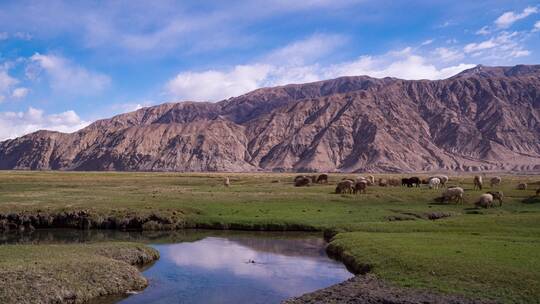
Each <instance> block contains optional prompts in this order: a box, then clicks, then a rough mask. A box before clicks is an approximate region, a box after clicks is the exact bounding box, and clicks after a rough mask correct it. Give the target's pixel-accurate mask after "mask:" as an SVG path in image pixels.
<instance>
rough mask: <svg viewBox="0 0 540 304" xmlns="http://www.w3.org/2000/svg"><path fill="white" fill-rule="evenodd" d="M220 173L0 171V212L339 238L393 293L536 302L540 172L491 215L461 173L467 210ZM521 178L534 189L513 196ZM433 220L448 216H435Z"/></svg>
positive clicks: (409, 195) (353, 260) (280, 177)
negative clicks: (82, 214) (311, 231)
mask: <svg viewBox="0 0 540 304" xmlns="http://www.w3.org/2000/svg"><path fill="white" fill-rule="evenodd" d="M224 176H225V174H203V173H200V174H173V173H78V172H1V173H0V213H3V214H7V213H13V212H37V211H38V210H40V211H46V212H61V211H70V210H88V211H89V212H91V213H93V214H102V215H109V214H115V215H121V214H128V213H129V214H133V213H136V214H141V215H144V214H153V213H157V214H163V215H165V216H170V215H172V214H176V215H179V216H181V217H182V219H183V220H184V221H185V222H186V223H189V224H194V225H203V226H204V225H206V226H215V227H243V228H250V227H251V228H252V229H259V228H261V227H274V228H276V229H278V228H279V227H284V229H287V228H298V227H300V228H301V227H306V228H315V229H318V230H332V231H334V233H337V234H336V235H335V237H334V238H333V240H332V242H331V243H330V250H331V251H333V252H335V253H338V254H339V255H340V256H341V257H342V258H343V259H344V260H345V261H346V263H347V264H348V265H349V266H351V267H352V268H356V269H360V268H362V267H364V269H369V270H370V272H372V273H373V274H375V275H376V276H377V277H379V278H382V279H384V280H385V281H388V282H391V283H393V284H396V285H397V286H405V287H414V288H426V289H430V290H436V291H440V292H444V293H458V294H463V295H466V296H471V297H483V298H488V299H494V300H496V301H498V302H508V303H511V302H518V303H519V302H521V303H535V302H538V301H539V300H538V299H540V198H535V197H534V192H535V190H536V189H537V188H538V187H540V185H539V184H538V182H539V181H540V176H538V175H503V184H502V185H501V186H500V188H499V189H498V190H502V191H503V192H504V193H505V201H504V204H503V206H502V207H497V208H492V209H475V208H474V207H473V202H474V201H475V200H476V198H477V197H478V196H479V195H480V194H481V193H482V192H481V191H474V190H472V188H473V187H472V177H471V176H466V175H464V176H451V180H450V182H449V184H452V185H460V186H462V187H464V188H465V191H466V195H465V203H464V204H460V205H454V204H436V203H434V201H433V198H434V197H436V196H438V195H439V194H440V192H441V191H442V190H429V189H427V188H406V187H376V186H375V187H369V188H368V193H367V194H366V195H357V196H354V195H336V194H333V193H332V192H333V190H334V187H335V183H336V182H337V181H338V180H340V179H341V178H343V177H344V176H343V175H337V174H336V175H332V176H331V180H330V184H329V185H315V186H312V187H303V188H296V187H293V185H292V178H293V176H294V175H290V174H228V175H227V176H229V177H230V179H231V187H229V188H226V187H224V186H223V185H222V180H223V177H224ZM350 176H352V175H350ZM385 177H389V176H385ZM519 182H527V183H528V184H529V189H528V190H517V189H516V185H517V184H518V183H519ZM433 214H444V215H451V216H450V217H447V218H443V219H439V220H435V221H433V220H428V219H427V218H429V217H430V215H433ZM5 250H6V249H5V248H4V246H1V247H0V255H1V254H2V253H1V252H3V251H5ZM7 260H10V259H9V258H8V259H7ZM15 262H16V261H14V263H15Z"/></svg>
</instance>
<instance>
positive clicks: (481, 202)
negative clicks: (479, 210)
mask: <svg viewBox="0 0 540 304" xmlns="http://www.w3.org/2000/svg"><path fill="white" fill-rule="evenodd" d="M474 204H475V206H476V207H484V208H489V207H492V206H493V195H491V194H489V193H484V194H482V195H480V197H479V198H478V200H477V201H476V202H475V203H474Z"/></svg>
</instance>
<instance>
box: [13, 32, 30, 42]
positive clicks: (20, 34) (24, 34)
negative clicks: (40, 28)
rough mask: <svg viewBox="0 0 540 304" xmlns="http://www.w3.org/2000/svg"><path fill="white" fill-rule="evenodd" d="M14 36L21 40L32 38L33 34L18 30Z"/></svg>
mask: <svg viewBox="0 0 540 304" xmlns="http://www.w3.org/2000/svg"><path fill="white" fill-rule="evenodd" d="M13 37H15V38H17V39H20V40H27V41H28V40H32V34H30V33H27V32H16V33H15V34H13Z"/></svg>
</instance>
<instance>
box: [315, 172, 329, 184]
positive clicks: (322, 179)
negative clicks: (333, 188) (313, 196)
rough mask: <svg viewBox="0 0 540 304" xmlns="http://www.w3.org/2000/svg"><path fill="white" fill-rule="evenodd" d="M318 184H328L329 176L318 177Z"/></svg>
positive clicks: (321, 175)
mask: <svg viewBox="0 0 540 304" xmlns="http://www.w3.org/2000/svg"><path fill="white" fill-rule="evenodd" d="M317 184H328V174H320V175H319V177H317Z"/></svg>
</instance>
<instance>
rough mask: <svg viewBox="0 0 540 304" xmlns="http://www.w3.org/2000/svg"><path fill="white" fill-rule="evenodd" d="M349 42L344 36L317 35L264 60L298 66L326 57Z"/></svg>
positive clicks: (283, 48)
mask: <svg viewBox="0 0 540 304" xmlns="http://www.w3.org/2000/svg"><path fill="white" fill-rule="evenodd" d="M346 41H347V38H346V37H344V36H342V35H327V34H315V35H313V36H311V37H308V38H307V39H302V40H299V41H296V42H293V43H290V44H288V45H286V46H285V47H282V48H279V49H277V50H274V51H272V52H270V54H268V55H267V56H265V58H263V59H262V60H263V61H264V62H268V63H272V64H279V65H285V64H286V65H297V64H305V63H309V62H313V61H315V60H317V59H320V58H321V57H324V56H326V55H328V54H330V53H332V51H334V50H335V49H338V48H340V47H341V46H343V45H344V43H345V42H346Z"/></svg>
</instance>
